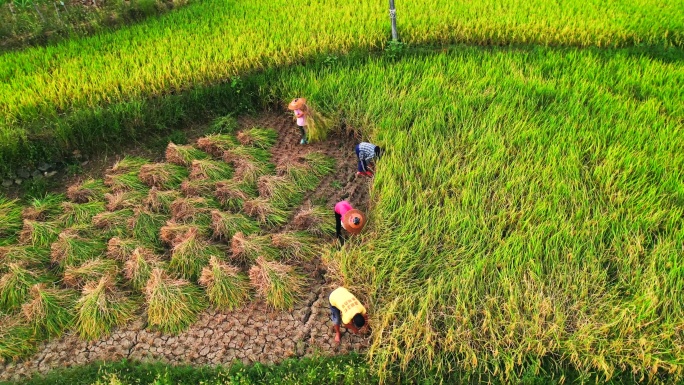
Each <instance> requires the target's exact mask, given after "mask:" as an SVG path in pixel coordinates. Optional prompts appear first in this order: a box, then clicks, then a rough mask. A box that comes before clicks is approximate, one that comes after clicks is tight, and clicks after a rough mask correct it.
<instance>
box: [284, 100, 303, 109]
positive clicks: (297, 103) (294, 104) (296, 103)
mask: <svg viewBox="0 0 684 385" xmlns="http://www.w3.org/2000/svg"><path fill="white" fill-rule="evenodd" d="M305 105H306V99H304V98H297V99H293V100H292V101H291V102H290V104H289V105H288V106H287V109H288V110H301V109H302V107H304V106H305Z"/></svg>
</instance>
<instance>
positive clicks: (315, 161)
mask: <svg viewBox="0 0 684 385" xmlns="http://www.w3.org/2000/svg"><path fill="white" fill-rule="evenodd" d="M302 159H303V160H304V161H305V162H306V164H308V165H309V167H311V172H313V174H314V175H316V176H317V177H319V178H322V177H324V176H326V175H328V174H330V173H331V172H333V170H334V169H335V159H333V158H331V157H329V156H327V155H325V154H323V153H321V152H318V151H313V152H310V153H308V154H306V155H304V156H303V157H302Z"/></svg>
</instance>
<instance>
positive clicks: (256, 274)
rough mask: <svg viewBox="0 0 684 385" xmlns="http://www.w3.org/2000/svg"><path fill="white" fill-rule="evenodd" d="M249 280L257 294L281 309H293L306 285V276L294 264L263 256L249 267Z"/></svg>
mask: <svg viewBox="0 0 684 385" xmlns="http://www.w3.org/2000/svg"><path fill="white" fill-rule="evenodd" d="M249 280H250V283H251V285H252V287H254V289H255V290H256V292H257V294H258V295H259V296H260V297H261V298H263V299H264V300H265V301H266V303H268V304H269V305H270V306H272V307H273V308H275V309H279V310H291V309H292V307H293V306H294V304H295V303H296V302H297V300H298V299H299V298H300V297H301V295H302V293H303V291H304V287H305V282H304V278H303V277H302V276H301V275H299V274H298V273H296V272H295V271H294V268H293V267H292V266H288V265H284V264H282V263H279V262H274V261H268V260H266V259H265V258H263V257H259V258H257V260H256V265H254V266H252V267H251V268H250V269H249Z"/></svg>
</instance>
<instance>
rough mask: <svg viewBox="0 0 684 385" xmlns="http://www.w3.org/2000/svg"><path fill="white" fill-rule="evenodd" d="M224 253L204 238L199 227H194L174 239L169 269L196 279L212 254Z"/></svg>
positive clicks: (186, 277)
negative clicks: (199, 231) (198, 229)
mask: <svg viewBox="0 0 684 385" xmlns="http://www.w3.org/2000/svg"><path fill="white" fill-rule="evenodd" d="M224 254H225V252H224V251H222V250H221V249H219V248H218V247H216V246H214V245H211V244H209V243H208V242H207V241H205V240H204V239H202V237H201V236H200V234H199V233H198V231H197V229H196V228H194V227H192V228H190V229H188V231H187V232H186V233H185V234H183V235H181V236H179V237H177V238H176V239H175V240H174V245H173V249H172V250H171V261H170V262H169V269H170V270H172V271H174V272H176V273H177V274H178V275H180V276H181V277H183V278H185V279H189V280H195V279H197V277H199V275H200V273H201V272H202V268H204V266H206V265H207V264H208V263H209V258H210V257H211V256H212V255H224Z"/></svg>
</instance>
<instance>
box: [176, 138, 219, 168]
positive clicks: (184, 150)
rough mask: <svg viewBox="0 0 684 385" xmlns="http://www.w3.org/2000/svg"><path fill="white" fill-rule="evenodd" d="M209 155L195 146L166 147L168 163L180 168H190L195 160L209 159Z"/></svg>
mask: <svg viewBox="0 0 684 385" xmlns="http://www.w3.org/2000/svg"><path fill="white" fill-rule="evenodd" d="M207 158H209V154H207V153H206V152H203V151H200V150H198V149H196V148H195V147H193V146H179V145H176V144H174V143H169V145H168V146H167V147H166V161H167V162H169V163H173V164H176V165H179V166H185V167H187V166H190V164H192V162H193V161H194V160H197V159H207Z"/></svg>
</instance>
